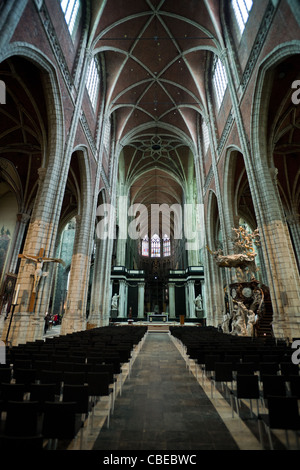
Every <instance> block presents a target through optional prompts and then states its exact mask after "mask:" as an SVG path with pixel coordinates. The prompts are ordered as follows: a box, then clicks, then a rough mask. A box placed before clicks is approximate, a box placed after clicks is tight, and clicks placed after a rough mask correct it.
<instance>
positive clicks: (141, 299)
mask: <svg viewBox="0 0 300 470" xmlns="http://www.w3.org/2000/svg"><path fill="white" fill-rule="evenodd" d="M144 297H145V283H144V282H139V283H138V318H144Z"/></svg>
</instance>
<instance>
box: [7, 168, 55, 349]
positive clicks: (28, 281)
mask: <svg viewBox="0 0 300 470" xmlns="http://www.w3.org/2000/svg"><path fill="white" fill-rule="evenodd" d="M60 177H61V174H60V172H59V165H55V164H50V165H49V166H48V168H47V169H46V168H40V169H39V180H38V192H37V196H36V199H35V205H34V209H33V213H32V215H31V222H30V224H29V228H28V233H27V237H26V241H25V245H24V250H23V253H24V254H27V255H33V256H37V255H38V254H39V250H40V249H41V248H42V249H43V250H44V256H46V257H52V251H53V249H54V246H52V242H53V239H54V238H55V236H56V230H57V224H58V221H57V220H56V219H55V217H53V214H54V213H55V204H56V195H57V186H58V185H59V178H60ZM52 264H53V263H45V264H44V266H43V272H46V271H48V274H49V273H50V274H51V271H52V266H51V265H52ZM35 269H36V263H35V262H34V261H32V260H28V259H25V258H23V259H21V263H20V268H19V273H18V279H17V282H16V285H20V291H19V298H18V305H17V306H16V308H15V312H14V316H13V320H12V323H11V329H10V334H9V338H8V340H9V341H11V343H12V344H20V343H26V342H27V341H35V340H36V339H39V338H41V337H42V335H43V331H44V316H45V313H46V309H47V303H46V300H43V301H42V299H44V297H43V291H44V290H47V288H48V286H49V284H50V282H51V275H50V276H47V277H44V276H43V277H42V278H41V279H40V282H39V284H38V289H37V292H36V300H35V305H36V308H35V309H34V312H30V311H29V305H30V298H31V293H32V289H33V279H34V273H35ZM8 325H9V322H8V321H6V322H5V325H4V329H3V336H4V339H5V338H6V333H7V328H8Z"/></svg>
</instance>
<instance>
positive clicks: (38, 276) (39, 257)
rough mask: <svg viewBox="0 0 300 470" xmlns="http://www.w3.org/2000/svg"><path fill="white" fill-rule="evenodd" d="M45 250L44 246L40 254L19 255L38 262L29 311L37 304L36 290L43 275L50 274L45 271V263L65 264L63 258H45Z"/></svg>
mask: <svg viewBox="0 0 300 470" xmlns="http://www.w3.org/2000/svg"><path fill="white" fill-rule="evenodd" d="M44 252H45V250H44V249H43V248H41V249H40V251H39V254H38V255H37V256H34V255H26V254H24V253H23V254H20V255H19V256H18V257H19V258H25V259H28V260H29V261H33V262H34V263H35V264H36V268H35V271H34V281H33V288H32V292H31V296H30V302H29V311H30V312H32V311H33V309H34V304H35V297H36V292H37V289H38V285H39V282H40V280H41V277H44V276H48V273H47V272H45V273H43V265H44V263H60V264H62V265H63V266H65V263H64V261H63V260H62V259H58V258H45V257H44Z"/></svg>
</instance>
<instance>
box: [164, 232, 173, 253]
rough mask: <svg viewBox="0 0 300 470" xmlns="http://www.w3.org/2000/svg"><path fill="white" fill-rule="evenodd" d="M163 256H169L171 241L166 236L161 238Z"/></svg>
mask: <svg viewBox="0 0 300 470" xmlns="http://www.w3.org/2000/svg"><path fill="white" fill-rule="evenodd" d="M163 254H164V256H171V241H170V238H169V237H168V236H167V235H164V237H163Z"/></svg>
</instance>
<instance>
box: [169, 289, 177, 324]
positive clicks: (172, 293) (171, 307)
mask: <svg viewBox="0 0 300 470" xmlns="http://www.w3.org/2000/svg"><path fill="white" fill-rule="evenodd" d="M168 287H169V318H175V317H176V313H175V312H176V311H175V284H174V282H169V284H168Z"/></svg>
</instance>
